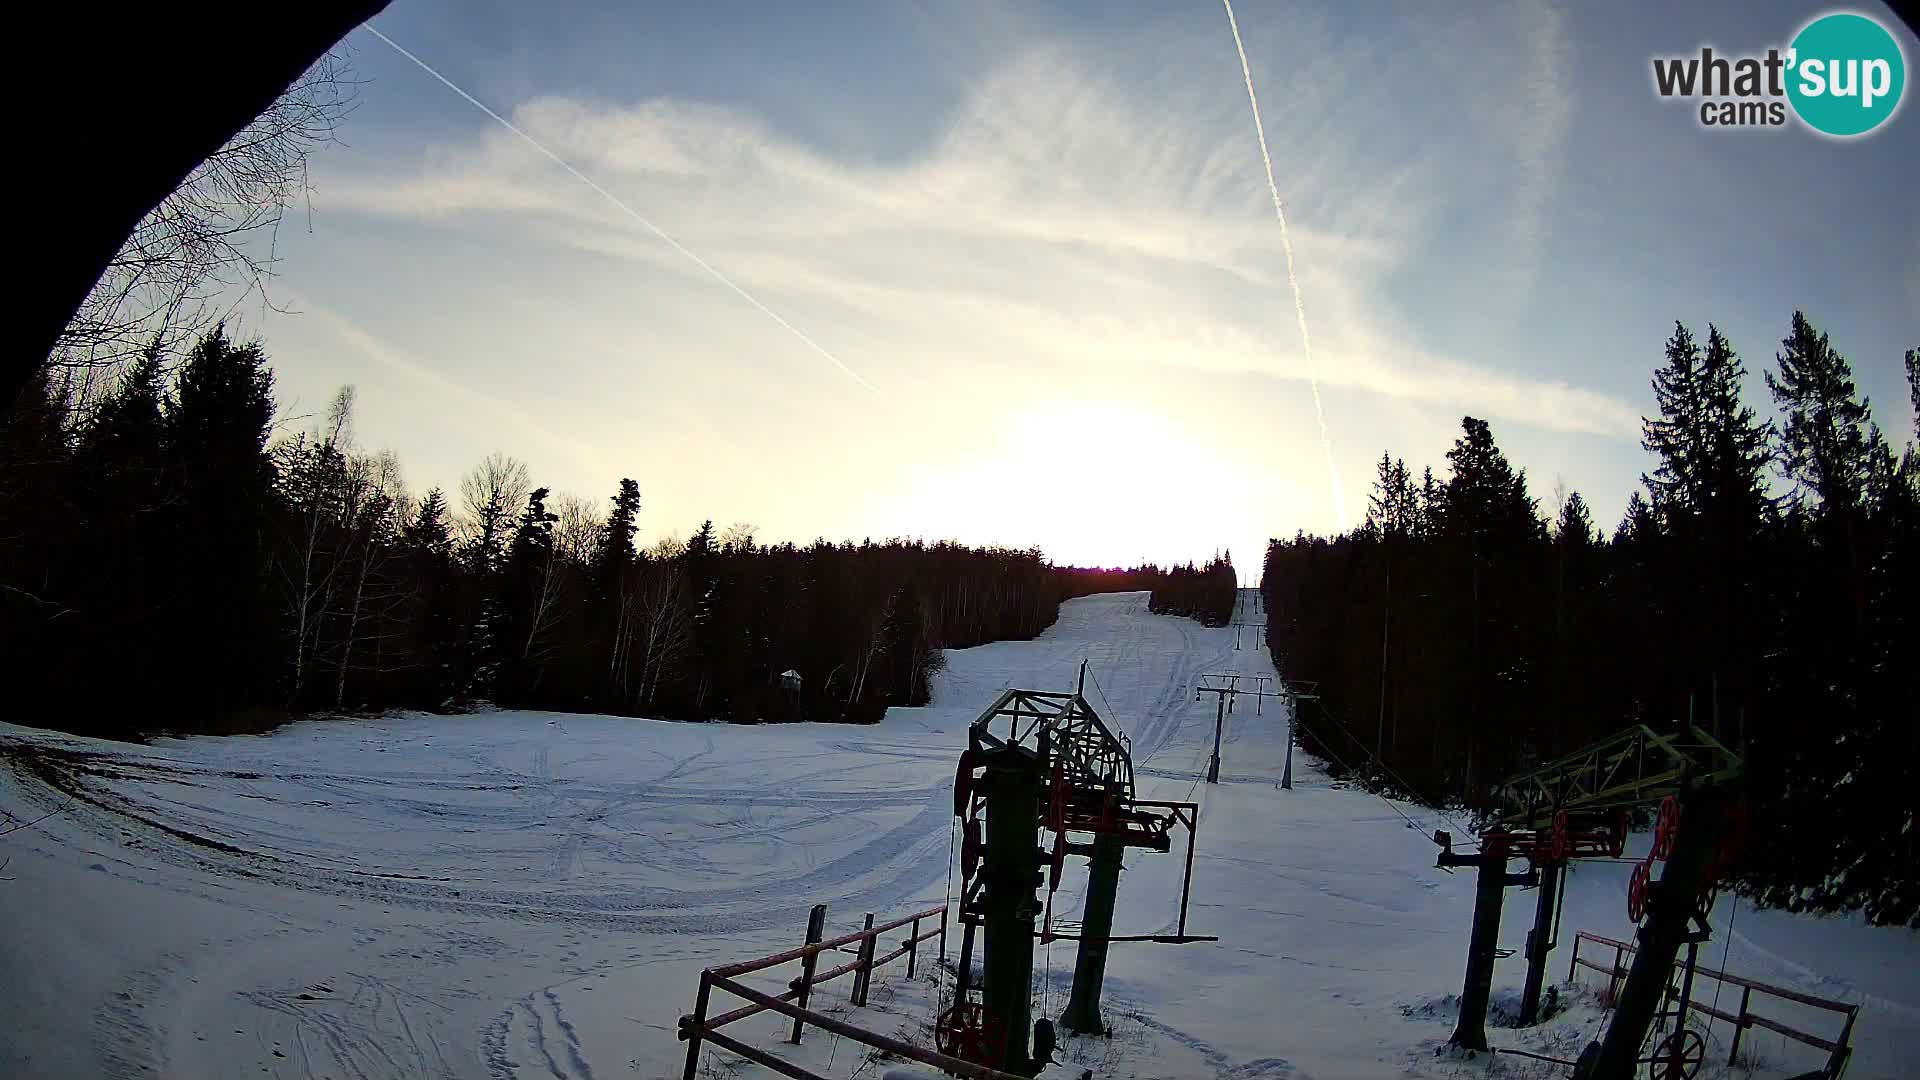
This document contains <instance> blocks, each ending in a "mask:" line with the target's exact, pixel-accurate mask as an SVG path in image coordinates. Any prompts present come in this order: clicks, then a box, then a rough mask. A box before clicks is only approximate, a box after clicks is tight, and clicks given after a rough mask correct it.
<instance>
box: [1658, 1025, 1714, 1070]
mask: <svg viewBox="0 0 1920 1080" xmlns="http://www.w3.org/2000/svg"><path fill="white" fill-rule="evenodd" d="M1706 1060H1707V1041H1706V1040H1705V1039H1703V1038H1701V1037H1700V1033H1699V1032H1697V1031H1695V1030H1693V1029H1692V1028H1682V1029H1681V1030H1679V1031H1676V1032H1673V1033H1672V1034H1670V1035H1668V1036H1667V1037H1666V1038H1664V1039H1661V1040H1660V1042H1659V1043H1658V1044H1656V1045H1655V1046H1654V1048H1653V1058H1652V1059H1651V1060H1650V1061H1648V1063H1647V1075H1648V1076H1649V1077H1651V1078H1652V1080H1693V1075H1694V1074H1695V1073H1697V1072H1699V1071H1700V1066H1701V1065H1702V1064H1704V1063H1705V1062H1706Z"/></svg>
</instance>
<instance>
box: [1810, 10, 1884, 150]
mask: <svg viewBox="0 0 1920 1080" xmlns="http://www.w3.org/2000/svg"><path fill="white" fill-rule="evenodd" d="M1787 65H1788V70H1787V99H1788V100H1789V101H1791V102H1792V103H1793V111H1794V112H1796V113H1798V114H1799V115H1800V119H1801V120H1803V121H1805V122H1806V124H1807V126H1808V127H1811V128H1813V129H1814V130H1815V131H1818V132H1821V133H1822V134H1825V135H1837V136H1840V137H1842V138H1845V137H1847V136H1852V135H1865V134H1866V133H1867V132H1869V131H1872V130H1873V129H1874V128H1877V127H1879V126H1880V125H1881V124H1884V123H1886V122H1887V119H1888V118H1889V117H1891V116H1892V115H1893V113H1894V110H1895V109H1898V108H1899V107H1900V96H1901V93H1902V92H1903V91H1904V90H1906V88H1907V62H1906V57H1905V56H1903V55H1901V52H1900V43H1899V42H1897V41H1895V40H1894V39H1893V35H1892V34H1889V33H1887V30H1886V28H1885V27H1883V26H1881V25H1880V24H1879V23H1877V22H1874V21H1873V20H1872V19H1869V18H1867V17H1866V16H1865V15H1855V14H1853V13H1852V12H1845V11H1843V12H1837V13H1835V14H1832V15H1822V16H1821V17H1820V18H1818V19H1815V20H1813V21H1812V22H1810V23H1808V24H1807V25H1806V27H1805V29H1803V30H1801V31H1800V34H1799V36H1798V37H1795V38H1794V39H1793V45H1792V47H1791V49H1790V50H1789V52H1788V54H1787Z"/></svg>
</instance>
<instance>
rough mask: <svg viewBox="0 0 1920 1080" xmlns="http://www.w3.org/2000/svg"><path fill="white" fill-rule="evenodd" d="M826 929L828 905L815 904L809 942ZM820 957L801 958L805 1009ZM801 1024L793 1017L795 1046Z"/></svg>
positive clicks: (801, 1001) (809, 919) (817, 941)
mask: <svg viewBox="0 0 1920 1080" xmlns="http://www.w3.org/2000/svg"><path fill="white" fill-rule="evenodd" d="M826 930H827V905H825V904H815V905H813V910H812V911H810V912H808V913H807V944H809V945H818V944H820V939H821V938H822V937H823V936H825V934H826ZM819 959H820V954H819V953H817V952H812V953H808V954H807V955H806V956H804V957H802V958H801V960H800V999H799V1005H800V1007H801V1008H803V1009H804V1008H806V1007H807V995H808V994H809V993H811V992H812V991H813V969H814V966H815V964H816V963H817V962H818V961H819ZM801 1026H802V1024H801V1020H800V1018H799V1017H797V1016H796V1017H794V1018H793V1034H792V1035H789V1036H787V1041H788V1042H790V1043H792V1044H794V1045H795V1046H798V1045H800V1028H801ZM688 1080H692V1078H691V1077H688Z"/></svg>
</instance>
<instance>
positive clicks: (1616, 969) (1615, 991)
mask: <svg viewBox="0 0 1920 1080" xmlns="http://www.w3.org/2000/svg"><path fill="white" fill-rule="evenodd" d="M1625 957H1626V951H1625V950H1623V949H1622V948H1620V946H1618V945H1615V946H1614V947H1613V970H1612V971H1609V972H1607V1003H1606V1007H1607V1008H1609V1009H1611V1008H1613V1002H1614V999H1616V998H1618V997H1619V996H1620V962H1621V960H1623V959H1625Z"/></svg>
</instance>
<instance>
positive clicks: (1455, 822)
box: [1313, 698, 1473, 834]
mask: <svg viewBox="0 0 1920 1080" xmlns="http://www.w3.org/2000/svg"><path fill="white" fill-rule="evenodd" d="M1313 704H1314V707H1315V708H1317V709H1319V710H1320V715H1322V716H1324V717H1326V718H1327V719H1328V720H1330V721H1332V722H1333V725H1334V727H1336V728H1338V729H1339V730H1340V731H1341V733H1343V734H1344V735H1346V737H1347V738H1349V739H1352V740H1353V744H1354V745H1355V746H1357V747H1359V748H1360V752H1361V753H1363V754H1365V755H1367V756H1368V757H1369V758H1372V759H1373V761H1374V763H1375V764H1377V765H1379V766H1380V769H1381V771H1382V772H1384V773H1386V774H1387V776H1389V777H1391V778H1392V779H1393V781H1394V782H1395V783H1397V784H1399V785H1400V789H1401V790H1402V791H1405V792H1407V793H1408V794H1413V793H1414V792H1416V791H1417V790H1418V789H1417V788H1415V787H1414V786H1413V785H1412V784H1409V783H1407V782H1406V780H1405V779H1403V778H1402V777H1401V776H1400V774H1399V773H1396V772H1394V771H1393V770H1392V769H1391V768H1389V767H1388V766H1387V763H1386V762H1384V761H1381V760H1380V755H1378V754H1376V753H1374V752H1373V751H1371V750H1369V749H1367V744H1366V743H1364V742H1361V741H1360V737H1359V736H1358V735H1355V734H1354V733H1353V731H1352V729H1350V728H1348V727H1347V725H1345V724H1343V723H1341V722H1340V718H1339V717H1337V716H1335V715H1333V714H1332V713H1331V712H1328V711H1327V707H1326V706H1325V705H1322V704H1321V703H1320V701H1319V699H1317V698H1316V699H1314V701H1313ZM1320 746H1321V749H1323V750H1326V751H1327V753H1328V754H1329V755H1331V754H1332V753H1333V751H1332V750H1331V749H1330V748H1328V747H1327V745H1326V741H1325V740H1321V741H1320ZM1334 760H1335V761H1336V762H1339V761H1340V759H1339V758H1337V757H1336V758H1334ZM1340 767H1341V768H1344V769H1346V770H1347V771H1348V772H1351V773H1353V774H1354V775H1355V776H1357V777H1361V782H1362V784H1365V783H1366V781H1365V777H1364V776H1362V775H1361V774H1360V773H1359V772H1357V771H1356V770H1354V769H1353V768H1352V767H1350V766H1348V765H1347V764H1346V763H1345V762H1340ZM1366 786H1367V790H1368V791H1373V788H1372V786H1371V785H1366ZM1373 793H1374V794H1375V795H1379V796H1380V798H1382V799H1386V796H1385V795H1381V794H1380V793H1379V792H1377V791H1374V792H1373ZM1388 803H1389V805H1391V800H1388ZM1431 809H1432V810H1433V812H1434V813H1436V814H1439V815H1440V816H1441V817H1443V818H1445V819H1446V820H1447V823H1448V824H1450V825H1452V826H1453V827H1454V828H1456V829H1458V830H1460V831H1461V833H1462V834H1466V833H1471V832H1472V831H1473V830H1472V829H1470V828H1469V827H1467V826H1466V825H1464V824H1462V823H1461V821H1460V819H1459V818H1456V817H1454V816H1453V814H1451V813H1450V812H1448V811H1447V810H1446V809H1444V808H1442V807H1438V806H1435V807H1432V808H1431ZM1394 813H1397V814H1399V813H1400V811H1399V809H1398V808H1397V807H1396V808H1395V810H1394ZM1400 816H1401V817H1403V818H1404V817H1407V815H1405V814H1400ZM1407 821H1408V823H1409V824H1411V823H1413V819H1412V818H1407ZM1419 827H1420V828H1423V829H1424V828H1425V827H1424V826H1419Z"/></svg>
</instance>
